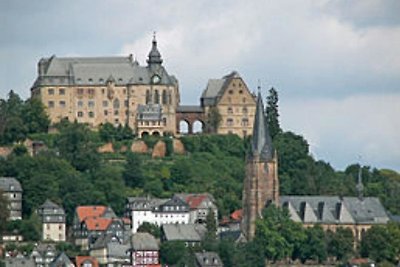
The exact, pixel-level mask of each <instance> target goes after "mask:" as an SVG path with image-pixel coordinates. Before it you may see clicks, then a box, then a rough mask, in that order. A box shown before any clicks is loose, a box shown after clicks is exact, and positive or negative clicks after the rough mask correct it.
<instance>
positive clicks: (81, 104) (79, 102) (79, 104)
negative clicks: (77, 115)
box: [76, 100, 83, 108]
mask: <svg viewBox="0 0 400 267" xmlns="http://www.w3.org/2000/svg"><path fill="white" fill-rule="evenodd" d="M76 105H77V106H78V107H80V108H81V107H83V101H82V100H79V101H78V102H77V104H76Z"/></svg>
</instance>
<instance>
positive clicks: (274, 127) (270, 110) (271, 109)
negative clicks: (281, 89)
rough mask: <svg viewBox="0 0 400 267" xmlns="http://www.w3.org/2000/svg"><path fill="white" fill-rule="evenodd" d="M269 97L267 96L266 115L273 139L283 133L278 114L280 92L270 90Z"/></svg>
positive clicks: (273, 89)
mask: <svg viewBox="0 0 400 267" xmlns="http://www.w3.org/2000/svg"><path fill="white" fill-rule="evenodd" d="M268 92H269V95H268V96H267V105H266V110H265V112H266V114H267V123H268V127H269V132H270V134H271V137H272V139H274V138H275V136H276V135H277V134H279V133H281V132H282V129H281V127H280V125H279V112H278V101H279V99H278V92H277V91H276V90H275V88H273V87H272V88H271V89H269V91H268Z"/></svg>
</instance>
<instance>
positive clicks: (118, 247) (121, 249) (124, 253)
mask: <svg viewBox="0 0 400 267" xmlns="http://www.w3.org/2000/svg"><path fill="white" fill-rule="evenodd" d="M130 249H131V246H130V245H128V244H120V243H115V242H111V243H108V244H107V255H108V257H113V258H120V259H121V258H122V259H129V253H128V251H129V250H130Z"/></svg>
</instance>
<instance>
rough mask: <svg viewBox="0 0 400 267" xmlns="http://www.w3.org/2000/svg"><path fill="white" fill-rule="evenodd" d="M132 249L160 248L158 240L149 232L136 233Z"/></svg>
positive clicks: (132, 240) (133, 236) (132, 239)
mask: <svg viewBox="0 0 400 267" xmlns="http://www.w3.org/2000/svg"><path fill="white" fill-rule="evenodd" d="M131 242H132V249H133V250H135V251H140V250H144V251H146V250H153V251H154V250H159V247H158V243H157V240H156V239H155V238H154V236H153V235H151V234H149V233H135V234H133V235H132V238H131Z"/></svg>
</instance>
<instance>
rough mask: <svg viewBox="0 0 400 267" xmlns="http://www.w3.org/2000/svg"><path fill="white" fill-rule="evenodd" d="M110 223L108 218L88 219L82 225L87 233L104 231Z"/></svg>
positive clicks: (110, 220)
mask: <svg viewBox="0 0 400 267" xmlns="http://www.w3.org/2000/svg"><path fill="white" fill-rule="evenodd" d="M112 221H113V219H110V218H101V217H90V218H86V219H85V222H84V223H85V224H86V228H87V229H88V230H89V231H105V230H107V228H108V226H109V225H110V224H111V222H112Z"/></svg>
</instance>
